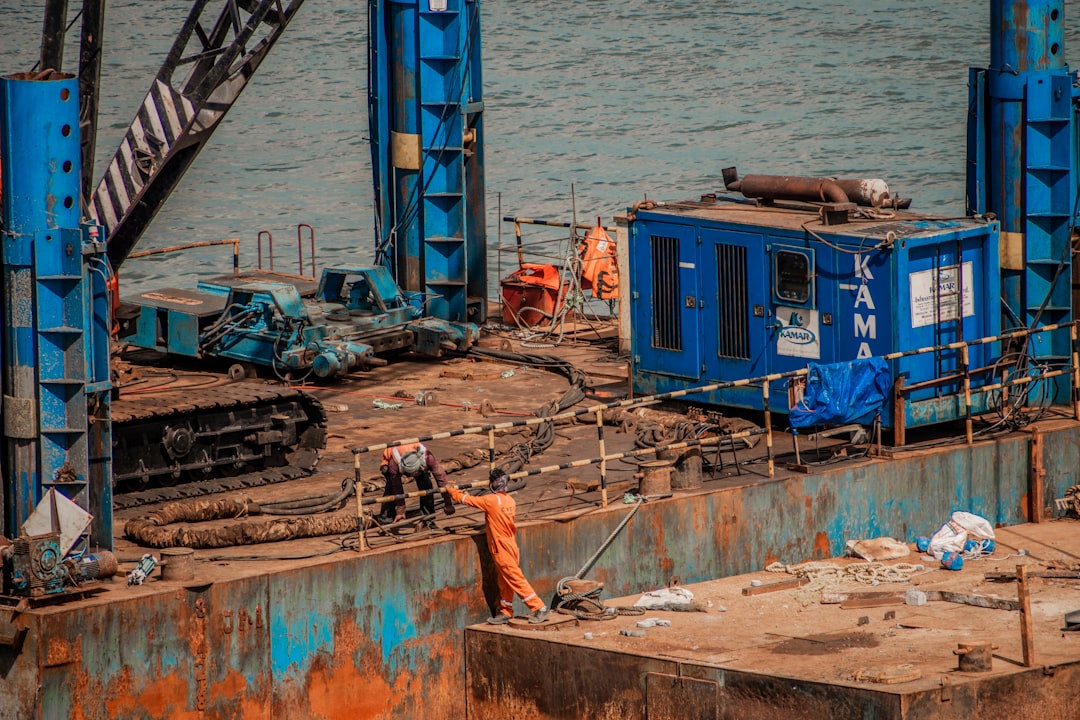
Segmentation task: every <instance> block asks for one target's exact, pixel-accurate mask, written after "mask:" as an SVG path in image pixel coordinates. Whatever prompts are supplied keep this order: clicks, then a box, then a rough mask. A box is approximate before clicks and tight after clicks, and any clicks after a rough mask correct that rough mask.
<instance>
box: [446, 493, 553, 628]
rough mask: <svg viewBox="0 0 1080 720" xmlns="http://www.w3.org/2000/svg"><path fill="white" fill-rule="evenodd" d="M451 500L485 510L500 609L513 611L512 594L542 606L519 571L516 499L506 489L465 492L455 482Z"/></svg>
mask: <svg viewBox="0 0 1080 720" xmlns="http://www.w3.org/2000/svg"><path fill="white" fill-rule="evenodd" d="M447 490H449V492H450V497H452V498H453V499H454V502H460V503H464V504H465V505H468V506H470V507H474V508H480V509H481V510H483V511H484V517H485V519H486V520H487V542H488V549H489V550H491V557H492V559H493V560H494V561H495V574H496V577H497V579H498V583H499V612H501V613H502V614H503V615H509V616H511V617H513V615H514V609H513V608H514V595H515V594H517V596H518V597H519V598H521V600H522V601H523V602H524V603H525V605H526V606H528V608H529V609H530V610H539V609H540V608H542V607H544V601H543V600H541V599H540V597H539V596H538V595H537V594H536V591H535V590H533V589H532V585H530V584H529V581H528V580H526V579H525V576H524V575H523V574H522V572H521V564H520V563H521V558H520V556H519V554H518V545H517V540H516V539H515V536H516V535H517V523H515V522H514V516H515V515H516V514H517V503H516V502H514V498H512V497H511V496H510V495H509V494H508V493H501V492H497V493H491V494H490V495H475V496H474V495H466V494H465V493H464V491H462V490H459V489H458V488H456V487H454V486H452V485H451V486H450V487H448V488H447Z"/></svg>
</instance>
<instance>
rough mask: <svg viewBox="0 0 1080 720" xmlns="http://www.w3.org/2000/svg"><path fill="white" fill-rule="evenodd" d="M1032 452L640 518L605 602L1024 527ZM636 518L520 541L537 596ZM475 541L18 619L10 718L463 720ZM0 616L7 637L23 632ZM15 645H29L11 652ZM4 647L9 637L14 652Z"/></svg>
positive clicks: (715, 486)
mask: <svg viewBox="0 0 1080 720" xmlns="http://www.w3.org/2000/svg"><path fill="white" fill-rule="evenodd" d="M1041 442H1042V444H1043V445H1042V446H1043V450H1042V453H1041V456H1042V458H1043V477H1044V478H1045V479H1044V487H1043V492H1042V496H1043V497H1045V498H1054V497H1059V496H1061V495H1062V494H1063V493H1064V491H1065V490H1066V489H1067V488H1068V487H1069V486H1071V485H1073V484H1075V483H1076V482H1077V475H1078V473H1080V426H1078V425H1077V424H1076V423H1073V422H1069V421H1060V422H1054V423H1044V424H1043V426H1042V427H1041ZM1031 448H1032V442H1031V437H1030V436H1028V435H1027V434H1024V433H1020V434H1016V435H1012V436H1008V437H1005V438H1001V439H998V440H994V441H987V442H982V443H978V444H976V445H973V446H970V447H968V446H962V447H952V448H948V449H936V450H923V451H915V452H911V453H905V454H903V455H901V456H897V457H895V458H893V459H890V460H880V461H866V462H863V463H859V464H855V463H852V464H849V465H845V466H840V467H835V468H832V469H830V470H828V471H822V472H819V473H815V474H812V475H798V476H793V477H787V478H778V479H776V480H766V479H763V478H755V479H753V480H750V478H749V477H748V476H745V475H744V476H743V478H738V479H734V478H733V479H728V480H724V481H718V482H716V483H710V484H708V485H707V486H706V487H707V488H710V486H711V488H710V490H708V491H705V492H701V493H696V494H693V495H688V496H681V497H677V498H675V499H672V500H668V501H663V502H659V503H650V504H646V505H645V506H643V507H642V508H641V510H640V511H639V512H638V514H637V515H636V516H635V517H634V519H633V520H632V521H631V523H630V524H629V525H628V526H627V528H626V530H625V531H624V534H623V535H622V536H620V538H619V539H618V540H617V541H616V542H615V543H614V544H613V545H612V546H611V548H610V549H609V550H608V551H607V553H606V554H605V555H604V556H603V557H601V558H600V561H599V562H598V564H597V565H596V567H595V569H594V570H593V572H592V574H591V575H590V577H592V578H594V579H597V580H600V581H602V582H604V583H605V584H606V586H607V593H608V594H609V596H619V595H625V594H631V593H636V592H639V591H641V590H643V589H646V588H651V587H655V586H659V585H662V584H664V583H665V582H666V581H667V579H668V578H669V577H670V576H671V575H673V574H678V575H681V577H682V578H683V580H684V581H686V582H697V581H700V580H705V579H709V578H714V577H723V576H728V575H734V574H739V573H743V572H748V571H755V570H760V569H761V568H762V567H764V566H765V565H767V564H768V563H770V562H771V561H773V560H781V561H784V562H795V561H800V560H804V559H809V558H824V557H829V556H833V555H836V554H839V553H840V552H841V551H842V549H843V545H844V542H845V541H846V540H848V539H851V538H862V537H875V536H878V535H883V534H888V535H892V536H893V537H897V538H903V539H905V540H911V539H912V538H913V537H914V536H915V535H917V534H926V533H928V532H931V531H932V530H933V529H935V528H937V527H938V525H939V524H940V523H941V522H942V520H943V518H946V517H947V516H948V514H949V513H950V511H952V510H956V509H964V510H970V511H972V512H975V513H978V514H981V515H983V516H985V517H987V518H989V519H990V520H991V521H993V522H995V523H1003V524H1016V523H1021V522H1025V521H1027V520H1028V519H1029V512H1028V508H1029V482H1030V481H1029V477H1030V476H1031V467H1032V453H1031ZM625 512H626V508H625V507H623V506H613V507H612V508H610V509H609V510H608V511H604V512H596V513H592V514H590V515H587V516H584V517H581V518H579V519H577V520H575V521H573V522H572V523H557V522H541V523H535V524H530V525H527V526H525V527H523V528H521V529H520V538H519V539H520V541H521V546H522V550H523V557H522V563H523V566H524V569H525V572H526V575H527V576H528V577H529V578H530V579H531V580H532V581H533V583H534V585H536V586H537V587H538V588H552V587H554V585H555V583H556V581H557V580H558V579H559V578H560V577H564V576H566V575H567V574H568V571H569V570H571V569H573V568H576V567H578V566H579V565H580V564H581V562H582V561H583V559H584V558H585V556H586V555H587V554H588V553H589V552H591V551H592V549H593V548H596V547H598V546H599V545H600V544H601V542H602V541H603V540H604V539H605V538H606V537H607V535H608V534H609V533H610V532H611V530H612V529H613V528H614V527H615V526H616V525H617V524H618V522H619V521H620V520H621V519H622V518H623V516H624V514H625ZM484 546H485V543H484V542H483V540H482V538H481V537H472V538H460V537H459V538H445V539H443V540H441V541H436V542H433V543H417V544H414V545H411V546H408V547H402V548H397V549H391V550H380V551H375V552H371V553H370V554H368V555H363V556H361V555H355V554H343V555H339V556H336V557H334V558H329V559H323V560H319V561H289V562H280V563H276V564H275V565H274V566H273V568H272V569H264V568H265V566H264V565H263V564H256V563H248V564H243V565H235V564H234V565H231V566H229V567H230V569H235V570H234V571H235V573H236V576H235V577H232V578H230V579H228V580H217V581H215V582H211V583H208V582H206V581H204V580H200V579H199V578H198V577H197V578H196V580H195V581H191V582H187V583H176V582H152V583H151V584H149V585H146V586H143V587H141V588H133V589H130V590H129V589H125V588H123V587H122V586H120V585H119V583H117V584H115V585H114V586H113V587H114V589H112V590H111V591H109V592H107V593H105V594H103V595H102V596H100V597H99V598H96V599H87V600H83V601H79V602H73V603H70V604H67V605H62V606H55V607H48V608H41V609H36V610H31V611H28V612H25V613H23V614H20V615H18V616H17V617H16V618H15V619H14V627H15V629H22V630H24V631H25V632H24V635H23V637H22V638H21V649H19V650H16V649H15V648H14V647H13V646H12V645H8V644H0V676H2V677H3V678H4V681H3V683H2V684H0V719H4V720H6V719H7V718H20V719H21V718H114V717H136V718H137V717H161V716H182V717H244V718H264V717H267V718H268V717H278V718H283V717H289V718H300V717H312V718H337V717H342V718H344V717H349V718H357V717H365V718H366V717H385V718H391V717H392V718H398V719H399V718H406V717H416V718H464V717H465V716H466V708H465V702H466V701H465V687H464V678H465V672H464V671H465V665H466V656H465V633H464V632H463V630H464V628H465V626H467V625H469V624H471V623H475V622H477V621H479V620H481V619H483V618H484V617H486V616H487V615H488V613H489V608H488V606H486V604H485V601H484V598H483V596H482V593H481V592H480V588H481V587H483V588H484V589H485V590H489V591H490V589H491V587H490V586H491V585H493V584H494V583H493V578H491V577H489V576H490V563H489V562H488V560H487V559H486V558H484V557H483V556H482V555H480V554H478V552H484V551H483V548H484ZM10 615H11V613H10V611H9V610H7V609H0V630H2V631H3V632H0V635H3V634H5V633H9V631H11V630H12V627H11V626H10V624H9V620H8V617H9V616H10ZM14 634H15V635H17V634H18V633H14ZM11 636H12V635H11V634H8V637H11Z"/></svg>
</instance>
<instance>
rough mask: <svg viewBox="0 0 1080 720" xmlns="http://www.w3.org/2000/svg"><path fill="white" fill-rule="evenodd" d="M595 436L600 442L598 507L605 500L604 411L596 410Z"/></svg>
mask: <svg viewBox="0 0 1080 720" xmlns="http://www.w3.org/2000/svg"><path fill="white" fill-rule="evenodd" d="M596 438H597V440H598V441H599V444H600V507H602V508H606V507H607V505H608V500H607V450H606V449H605V446H604V411H603V409H602V408H598V409H597V410H596Z"/></svg>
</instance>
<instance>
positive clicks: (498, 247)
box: [495, 192, 506, 318]
mask: <svg viewBox="0 0 1080 720" xmlns="http://www.w3.org/2000/svg"><path fill="white" fill-rule="evenodd" d="M495 197H496V198H497V202H498V205H499V217H502V193H501V192H500V193H498V194H497V195H496V196H495ZM502 226H503V224H502V223H497V224H496V228H495V231H496V234H495V264H496V266H497V268H498V269H497V272H498V275H496V276H495V277H496V278H497V280H498V282H499V285H498V286H497V287H496V288H495V292H496V293H497V295H498V298H499V317H500V318H503V317H506V298H504V297H503V292H502V281H503V269H502V256H503V246H502Z"/></svg>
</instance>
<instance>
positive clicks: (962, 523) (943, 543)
mask: <svg viewBox="0 0 1080 720" xmlns="http://www.w3.org/2000/svg"><path fill="white" fill-rule="evenodd" d="M969 535H970V536H971V537H973V538H975V539H976V540H993V539H994V526H993V525H991V524H990V521H989V520H987V519H986V518H984V517H982V516H980V515H976V514H974V513H969V512H963V511H962V510H958V511H956V512H954V513H953V514H952V517H950V518H949V522H947V523H945V524H944V525H942V526H941V528H940V529H939V530H938V531H937V532H936V533H934V537H932V538H930V548H929V553H930V554H931V555H933V556H934V557H935V558H936V559H938V560H940V559H941V557H942V555H944V554H945V553H947V552H955V553H962V552H964V543H965V542H966V541H967V539H968V536H969Z"/></svg>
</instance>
